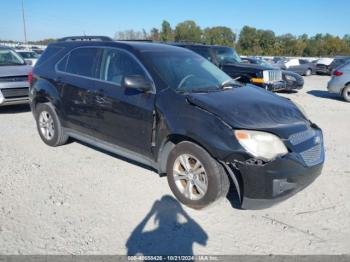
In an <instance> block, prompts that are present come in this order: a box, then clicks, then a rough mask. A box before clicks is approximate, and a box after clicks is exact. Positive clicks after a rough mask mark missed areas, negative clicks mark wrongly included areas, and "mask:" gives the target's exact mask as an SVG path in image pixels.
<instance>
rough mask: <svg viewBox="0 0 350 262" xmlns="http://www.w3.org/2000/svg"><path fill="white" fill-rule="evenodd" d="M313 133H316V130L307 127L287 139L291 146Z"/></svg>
mask: <svg viewBox="0 0 350 262" xmlns="http://www.w3.org/2000/svg"><path fill="white" fill-rule="evenodd" d="M315 135H316V131H315V130H314V129H312V128H309V129H307V130H305V131H302V132H299V133H295V134H292V135H291V136H290V137H289V139H288V140H289V142H290V143H291V144H292V145H293V146H295V145H298V144H301V143H303V142H305V141H307V140H309V139H311V138H312V137H314V136H315Z"/></svg>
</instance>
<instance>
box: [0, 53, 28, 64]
mask: <svg viewBox="0 0 350 262" xmlns="http://www.w3.org/2000/svg"><path fill="white" fill-rule="evenodd" d="M24 64H25V63H24V61H23V59H22V58H21V57H20V56H19V55H18V54H17V53H16V52H15V51H13V50H11V49H0V66H4V65H24Z"/></svg>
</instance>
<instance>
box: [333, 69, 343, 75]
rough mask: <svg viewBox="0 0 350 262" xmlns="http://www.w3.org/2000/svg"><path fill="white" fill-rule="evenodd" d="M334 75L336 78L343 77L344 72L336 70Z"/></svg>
mask: <svg viewBox="0 0 350 262" xmlns="http://www.w3.org/2000/svg"><path fill="white" fill-rule="evenodd" d="M333 75H334V76H341V75H343V72H340V71H338V70H336V71H334V73H333Z"/></svg>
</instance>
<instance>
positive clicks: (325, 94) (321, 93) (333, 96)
mask: <svg viewBox="0 0 350 262" xmlns="http://www.w3.org/2000/svg"><path fill="white" fill-rule="evenodd" d="M307 93H308V94H309V95H312V96H316V97H320V98H326V99H333V100H338V101H342V102H344V100H343V99H342V97H341V96H340V95H337V94H333V93H329V92H328V91H323V90H311V91H307Z"/></svg>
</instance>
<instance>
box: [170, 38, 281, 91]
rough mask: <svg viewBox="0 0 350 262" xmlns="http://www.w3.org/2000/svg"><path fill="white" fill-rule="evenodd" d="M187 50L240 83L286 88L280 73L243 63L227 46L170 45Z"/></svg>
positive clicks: (268, 88)
mask: <svg viewBox="0 0 350 262" xmlns="http://www.w3.org/2000/svg"><path fill="white" fill-rule="evenodd" d="M171 44H172V45H175V46H180V47H183V48H187V49H190V50H192V51H193V52H196V53H197V54H199V55H201V56H203V57H204V58H206V59H208V60H209V61H210V62H212V63H213V64H215V65H217V66H218V67H220V68H221V69H222V70H223V71H224V72H225V73H226V74H228V75H229V76H231V77H232V78H233V79H236V80H238V81H240V82H242V83H252V84H254V85H257V86H260V87H263V88H265V89H267V90H270V91H278V90H282V89H285V88H286V83H285V82H284V81H283V78H282V71H281V70H280V69H279V68H272V67H271V66H265V65H258V64H247V63H243V61H242V59H241V58H240V56H239V55H238V54H237V52H236V50H235V49H234V48H231V47H227V46H219V45H204V44H192V43H171Z"/></svg>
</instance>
